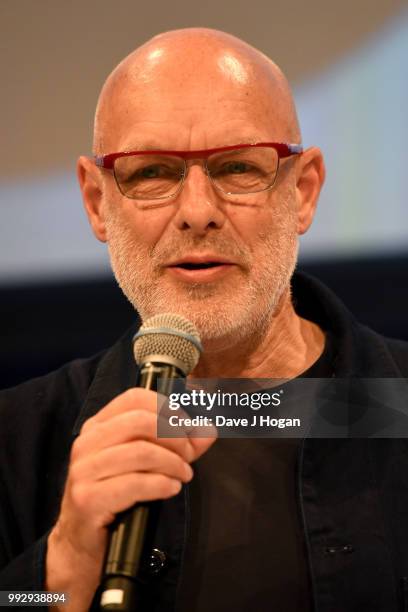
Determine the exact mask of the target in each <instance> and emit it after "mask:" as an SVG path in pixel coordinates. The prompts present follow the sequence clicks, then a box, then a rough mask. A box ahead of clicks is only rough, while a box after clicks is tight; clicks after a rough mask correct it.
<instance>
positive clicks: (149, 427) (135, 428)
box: [71, 410, 194, 462]
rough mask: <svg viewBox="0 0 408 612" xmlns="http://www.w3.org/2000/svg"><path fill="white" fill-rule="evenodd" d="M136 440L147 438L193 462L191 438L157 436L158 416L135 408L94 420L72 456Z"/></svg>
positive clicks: (80, 438)
mask: <svg viewBox="0 0 408 612" xmlns="http://www.w3.org/2000/svg"><path fill="white" fill-rule="evenodd" d="M135 440H147V441H152V442H155V443H156V444H159V445H160V446H163V447H165V448H168V449H169V450H172V451H174V452H176V453H177V454H178V455H180V456H182V457H183V458H184V459H185V460H186V461H188V462H190V461H192V460H193V458H194V451H193V446H192V444H191V442H190V439H189V438H188V437H187V436H185V437H179V438H158V437H157V416H156V415H155V414H153V413H152V412H148V411H146V410H132V411H129V412H124V413H121V414H118V415H116V416H113V417H111V418H110V419H109V420H105V421H102V422H100V423H96V422H94V423H93V425H92V427H90V428H88V430H87V431H84V432H81V434H80V435H79V436H78V438H77V439H76V440H75V442H74V444H73V447H72V453H71V457H72V459H73V460H74V461H77V460H79V459H81V458H83V457H85V456H87V455H89V454H91V453H97V452H98V451H100V450H102V449H104V448H109V447H111V446H116V445H118V444H124V443H126V442H131V441H135Z"/></svg>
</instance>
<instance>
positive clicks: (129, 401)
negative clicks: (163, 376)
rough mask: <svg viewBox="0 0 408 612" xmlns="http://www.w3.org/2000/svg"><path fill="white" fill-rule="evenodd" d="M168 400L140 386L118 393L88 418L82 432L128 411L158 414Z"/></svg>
mask: <svg viewBox="0 0 408 612" xmlns="http://www.w3.org/2000/svg"><path fill="white" fill-rule="evenodd" d="M166 400H167V398H166V397H165V396H164V395H160V394H159V393H156V392H155V391H151V390H149V389H141V388H140V387H134V388H132V389H128V390H127V391H125V392H124V393H121V394H120V395H117V396H116V397H115V398H114V399H113V400H112V401H110V402H109V404H106V406H104V408H102V409H101V410H100V411H99V412H97V413H96V414H95V415H94V416H93V417H91V418H89V419H87V421H85V423H84V424H83V426H82V430H81V432H82V431H87V430H88V429H89V428H90V427H92V426H93V425H94V424H97V423H103V422H104V421H107V420H109V419H111V418H112V417H114V416H117V415H119V414H122V413H125V412H128V411H133V410H140V409H143V410H146V411H149V412H152V413H154V414H156V413H157V409H158V406H161V405H162V403H164V402H166Z"/></svg>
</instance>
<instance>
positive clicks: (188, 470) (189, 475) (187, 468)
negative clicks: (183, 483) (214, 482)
mask: <svg viewBox="0 0 408 612" xmlns="http://www.w3.org/2000/svg"><path fill="white" fill-rule="evenodd" d="M184 472H185V475H186V480H187V482H189V481H190V480H191V479H192V477H193V475H194V472H193V470H192V467H191V465H189V464H188V463H186V465H185V469H184Z"/></svg>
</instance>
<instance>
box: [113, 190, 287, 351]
mask: <svg viewBox="0 0 408 612" xmlns="http://www.w3.org/2000/svg"><path fill="white" fill-rule="evenodd" d="M280 204H281V209H280V212H279V213H277V214H276V216H275V218H274V232H273V235H272V236H269V235H268V234H262V233H259V234H258V242H257V245H256V246H257V248H256V249H255V250H253V252H252V253H251V252H250V250H249V249H248V248H247V247H244V248H242V247H240V246H239V245H237V243H236V241H233V245H232V246H231V242H230V243H228V241H227V242H226V241H225V240H226V237H224V236H225V235H223V238H222V239H220V238H218V237H216V239H215V240H214V234H213V235H212V237H211V239H207V238H204V239H200V240H198V239H194V240H193V239H191V240H189V241H188V242H189V244H188V245H187V244H184V243H183V244H180V239H179V238H178V239H177V240H176V239H175V240H174V241H172V244H166V245H165V248H163V247H160V248H159V247H156V246H155V247H153V248H150V249H148V248H146V247H145V246H144V245H142V244H141V243H138V242H137V239H135V236H136V233H135V229H134V228H132V227H131V226H130V225H129V223H128V222H126V220H124V219H123V218H122V217H121V213H120V211H119V212H118V209H117V208H113V207H112V208H111V210H110V212H109V214H108V216H107V218H106V227H107V237H108V248H109V254H110V260H111V265H112V269H113V272H114V275H115V277H116V280H117V282H118V284H119V286H120V287H121V289H122V291H123V293H124V294H125V296H126V297H127V298H128V300H129V301H130V303H131V304H132V305H133V307H134V308H135V309H136V310H137V311H138V313H139V315H140V317H141V319H142V320H143V321H145V320H146V319H148V318H149V317H151V316H153V315H155V314H158V313H163V312H172V313H177V314H181V315H183V316H185V317H186V318H187V319H189V320H190V321H191V322H192V323H193V324H194V325H195V326H196V327H197V330H198V332H199V334H200V337H201V339H202V340H203V341H205V340H207V341H213V340H220V339H222V338H231V337H233V338H234V341H239V340H240V339H243V338H246V337H250V336H251V335H252V334H253V333H254V331H255V330H258V331H260V330H261V329H265V328H267V326H268V323H269V322H270V320H271V317H272V316H273V313H274V312H275V310H276V308H277V306H278V303H279V301H280V299H281V297H282V295H283V294H284V293H285V291H286V290H287V289H288V287H289V285H290V279H291V277H292V274H293V271H294V269H295V267H296V262H297V256H298V237H297V232H296V219H295V215H294V212H293V207H292V205H291V203H290V198H289V196H288V197H286V198H284V199H283V201H282V200H281V201H280ZM187 247H188V248H187ZM209 248H211V251H212V252H215V253H219V254H222V255H224V256H227V257H231V259H232V260H234V258H235V260H237V258H238V261H240V263H241V262H243V263H244V265H243V266H242V268H240V272H239V274H240V277H239V278H238V283H237V284H235V285H234V286H233V285H232V283H231V280H230V279H227V280H220V281H218V282H216V283H211V284H203V285H198V284H197V285H192V286H191V285H187V284H184V283H183V284H181V283H177V284H178V285H179V286H177V288H176V287H175V284H174V282H173V283H172V285H171V286H169V282H168V278H167V279H164V278H163V269H162V268H161V267H160V265H158V263H159V264H160V263H165V262H166V261H169V259H170V258H171V259H173V260H174V259H175V258H178V257H181V256H183V255H184V254H186V253H187V252H191V250H193V249H194V250H195V251H201V252H202V251H204V249H206V250H208V249H209ZM255 257H256V259H257V260H259V259H262V261H263V264H262V266H261V267H259V268H258V270H257V272H256V273H255V274H254V273H251V272H252V271H253V270H255V265H254V264H256V261H254V259H255ZM157 258H158V259H159V262H158V263H157ZM165 281H166V282H165ZM223 283H224V284H223ZM225 283H228V285H227V288H226V289H225ZM220 288H223V289H224V290H223V289H220Z"/></svg>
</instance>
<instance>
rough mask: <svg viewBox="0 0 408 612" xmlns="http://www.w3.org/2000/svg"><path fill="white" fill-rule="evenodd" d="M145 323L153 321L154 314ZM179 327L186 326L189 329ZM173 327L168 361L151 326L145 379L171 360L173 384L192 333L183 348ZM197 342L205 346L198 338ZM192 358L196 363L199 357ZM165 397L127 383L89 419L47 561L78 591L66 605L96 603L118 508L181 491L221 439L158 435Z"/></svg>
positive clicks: (59, 584)
mask: <svg viewBox="0 0 408 612" xmlns="http://www.w3.org/2000/svg"><path fill="white" fill-rule="evenodd" d="M184 321H185V320H184ZM187 323H188V322H187ZM166 325H168V323H166ZM190 325H191V324H190ZM143 327H144V328H145V327H147V328H149V327H150V328H152V326H151V324H150V323H149V321H148V322H146V323H145V326H143ZM160 328H162V332H163V325H159V327H158V326H157V325H156V327H155V328H154V329H156V330H158V329H160ZM164 328H165V329H166V326H164ZM168 329H169V328H168V327H167V330H168ZM141 331H142V330H141ZM179 332H181V334H185V333H186V332H185V331H183V329H181V330H179ZM166 335H167V336H169V338H168V339H167V340H168V342H169V343H170V347H172V346H174V351H175V353H174V352H173V355H172V354H171V353H170V355H169V354H168V353H167V357H168V359H167V363H166V360H165V361H162V360H163V359H164V357H166V353H165V352H164V353H161V352H157V350H160V351H161V350H163V347H162V345H161V344H160V338H159V336H160V334H159V333H158V331H154V332H152V333H151V337H153V338H154V342H153V348H149V346H148V347H147V349H146V350H147V353H148V354H146V353H143V355H142V359H146V362H145V363H146V368H145V374H144V380H145V384H146V381H148V384H149V385H152V383H153V382H154V380H155V381H156V382H157V378H158V377H157V371H156V372H155V371H154V368H155V367H157V364H159V365H160V364H163V363H164V365H165V366H166V368H167V372H168V377H167V380H168V382H167V383H166V384H167V385H168V386H167V392H170V388H171V375H170V374H171V372H175V371H176V370H177V369H179V368H180V362H181V363H183V362H182V361H181V359H180V357H181V358H183V357H184V356H185V354H186V353H185V351H186V349H185V346H186V342H187V341H188V339H186V338H183V342H182V347H181V348H180V345H179V343H177V342H175V338H176V337H177V334H176V335H174V334H169V333H167V334H166V333H162V339H163V338H164V337H165V336H166ZM187 335H188V334H187ZM145 337H146V338H147V335H146V336H145ZM141 338H143V335H142V336H141ZM164 339H166V338H164ZM193 348H194V352H195V353H198V351H197V349H196V347H195V346H194V344H193ZM152 350H153V351H155V352H151V351H152ZM149 354H150V355H151V356H152V355H156V356H157V355H159V356H160V361H156V366H152V368H153V370H152V368H150V366H148V364H149V363H150V364H151V363H153V361H150V360H149ZM197 358H198V355H197ZM184 363H185V362H184ZM190 363H192V367H194V365H195V363H194V361H193V362H191V361H190ZM149 368H150V369H149ZM141 369H142V370H143V366H142V368H141ZM181 371H183V370H181ZM149 372H150V373H149ZM162 373H163V372H162ZM184 373H185V375H186V373H187V372H186V371H184ZM164 379H165V380H166V376H164ZM163 390H164V391H165V389H163ZM157 400H158V398H157V394H156V393H155V392H154V391H152V390H150V389H146V388H145V389H143V388H134V389H131V390H128V391H126V392H125V393H123V394H121V395H119V396H117V397H116V398H115V399H114V400H112V401H111V402H110V403H109V404H108V405H107V406H105V407H104V408H103V409H102V410H100V411H99V412H98V413H97V414H96V415H95V416H94V417H92V418H90V419H88V421H86V422H85V424H84V425H83V427H82V430H81V434H80V435H79V436H78V438H77V439H76V441H75V443H74V444H73V447H72V452H71V459H70V465H69V470H68V476H67V481H66V486H65V491H64V495H63V499H62V504H61V511H60V514H59V517H58V519H57V522H56V524H55V526H54V528H53V530H52V531H51V533H50V536H49V538H48V552H47V563H46V572H47V588H48V589H49V590H54V591H66V592H68V593H69V595H70V601H69V603H68V604H66V605H65V606H64V612H71V610H72V611H75V612H81V611H83V612H85V611H86V610H88V609H89V607H90V605H91V602H92V598H93V595H94V593H95V590H96V588H97V586H98V584H99V581H100V577H101V572H102V567H103V562H104V557H105V551H106V549H107V546H108V535H109V530H108V526H109V525H110V524H111V523H112V522H113V521H114V520H115V518H116V515H117V514H118V513H121V512H124V511H125V510H127V509H129V508H131V507H132V506H134V505H135V504H137V503H139V502H147V501H152V500H159V499H166V498H168V497H172V496H173V495H176V494H177V493H178V492H179V491H180V489H181V486H182V483H185V482H188V481H189V480H190V479H191V477H192V470H191V467H190V465H189V464H190V463H191V462H192V461H194V460H195V459H197V458H198V457H199V456H200V455H201V454H202V453H204V452H205V451H206V450H207V449H208V448H209V447H210V446H211V444H212V443H213V441H214V439H215V438H196V437H192V438H188V437H185V438H157ZM142 539H143V538H142ZM107 590H109V586H108V589H107ZM108 601H109V598H108ZM107 609H109V608H107ZM115 609H120V608H118V607H117V606H116V607H115Z"/></svg>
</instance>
